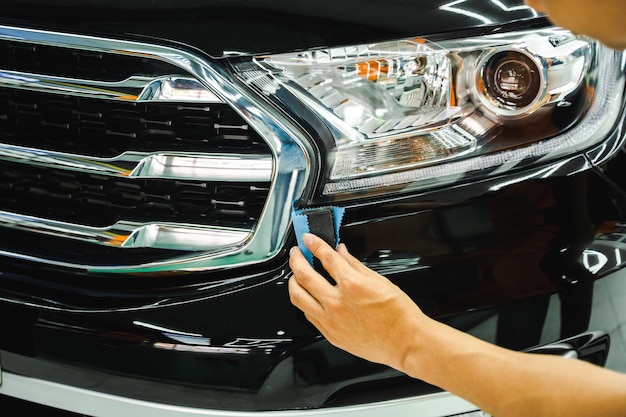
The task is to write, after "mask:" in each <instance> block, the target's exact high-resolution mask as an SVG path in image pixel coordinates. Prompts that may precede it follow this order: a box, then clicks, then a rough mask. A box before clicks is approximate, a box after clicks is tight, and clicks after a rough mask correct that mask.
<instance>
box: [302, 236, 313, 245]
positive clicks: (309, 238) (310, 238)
mask: <svg viewBox="0 0 626 417" xmlns="http://www.w3.org/2000/svg"><path fill="white" fill-rule="evenodd" d="M302 241H303V242H304V244H305V245H307V246H308V245H310V244H311V243H313V235H312V234H310V233H304V234H303V235H302Z"/></svg>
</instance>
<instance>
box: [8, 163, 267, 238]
mask: <svg viewBox="0 0 626 417" xmlns="http://www.w3.org/2000/svg"><path fill="white" fill-rule="evenodd" d="M268 189H269V184H261V183H257V184H220V183H210V182H202V181H178V180H167V179H158V178H155V179H138V178H115V177H110V176H105V175H98V174H91V173H85V172H76V171H67V170H58V169H52V168H46V167H39V166H33V165H26V164H20V163H12V162H6V161H4V162H1V163H0V210H2V211H9V212H14V213H20V214H25V215H28V216H35V217H42V218H47V219H52V220H57V221H64V222H68V223H77V224H83V225H87V226H94V227H105V226H110V225H113V224H114V223H116V222H118V221H120V220H130V221H137V222H149V221H159V222H177V223H194V224H202V225H213V226H238V227H251V226H252V225H253V224H254V223H255V221H256V220H257V219H258V217H259V216H260V214H261V211H262V210H263V205H264V204H265V199H266V198H267V191H268Z"/></svg>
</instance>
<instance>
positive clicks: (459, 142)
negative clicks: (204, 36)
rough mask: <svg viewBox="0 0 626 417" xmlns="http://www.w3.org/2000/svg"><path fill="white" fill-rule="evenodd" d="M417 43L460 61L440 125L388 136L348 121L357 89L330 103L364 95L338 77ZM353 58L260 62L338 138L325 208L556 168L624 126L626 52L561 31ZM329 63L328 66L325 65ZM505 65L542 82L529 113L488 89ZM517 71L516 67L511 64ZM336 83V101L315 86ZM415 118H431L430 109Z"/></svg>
mask: <svg viewBox="0 0 626 417" xmlns="http://www.w3.org/2000/svg"><path fill="white" fill-rule="evenodd" d="M407 42H409V43H410V42H413V44H414V45H415V51H413V52H408V54H409V55H410V54H411V53H413V54H414V56H417V57H418V58H423V57H426V58H425V59H430V58H429V57H431V56H435V57H437V56H438V57H441V56H442V54H443V55H444V56H445V57H446V59H448V65H447V67H446V65H443V64H442V65H441V66H439V67H437V68H435V69H434V70H433V71H438V69H439V68H444V69H445V68H448V67H449V69H445V71H442V74H444V72H445V74H444V75H443V76H442V77H441V80H440V81H441V82H440V83H439V84H440V85H445V84H446V83H449V88H448V90H443V93H441V92H440V94H439V96H445V95H446V94H449V96H448V97H447V99H448V100H447V102H446V105H445V106H444V107H439V108H435V111H432V112H430V113H428V111H426V115H427V116H434V117H432V118H431V120H430V121H424V120H422V121H421V125H420V124H419V123H414V124H411V123H406V122H405V121H401V122H400V123H398V122H397V121H395V122H394V123H396V125H398V126H400V128H388V126H387V125H385V128H384V129H379V130H378V131H372V130H369V131H368V130H367V129H364V128H363V125H359V126H355V125H354V123H353V122H351V121H350V120H349V118H347V117H345V116H344V114H342V112H338V111H337V105H336V103H341V105H344V103H345V102H348V101H350V100H352V99H353V97H352V96H351V94H352V95H353V94H354V91H348V92H347V93H346V96H345V97H344V98H343V99H342V97H332V98H331V99H328V96H329V95H331V94H335V92H336V91H339V92H341V89H342V88H343V89H344V90H347V89H348V88H352V87H351V86H348V87H346V86H339V87H337V79H338V77H339V76H342V77H344V78H347V79H348V82H349V83H352V85H354V84H355V79H357V78H358V77H355V76H352V78H350V76H349V75H345V73H347V72H348V71H345V73H341V74H338V71H337V70H336V68H339V69H340V70H344V69H345V68H352V72H353V74H354V73H357V75H359V74H358V72H359V71H360V68H359V65H362V63H363V62H368V60H369V62H374V63H377V62H383V61H384V62H395V61H394V60H396V61H397V60H400V59H405V58H406V56H407V51H406V49H407V46H406V44H407ZM389 45H395V46H392V47H389ZM394 48H395V49H394ZM337 49H340V48H337ZM342 50H344V51H354V52H345V53H343V55H342V56H339V55H341V54H338V53H337V52H335V49H328V50H324V51H321V52H320V51H305V52H301V53H291V54H282V55H274V56H263V57H257V58H256V60H255V62H256V63H257V65H258V67H257V69H263V70H265V71H267V74H269V76H270V77H271V78H272V79H273V80H274V81H275V83H276V85H277V86H278V87H274V88H283V89H285V90H287V91H288V92H289V93H290V94H292V95H293V96H294V97H296V98H297V99H298V100H299V101H300V102H302V103H304V105H305V106H306V107H307V108H308V109H310V110H311V111H312V112H313V113H315V114H316V115H317V116H318V117H319V118H320V120H322V122H323V123H324V124H325V125H326V126H327V127H328V129H329V130H330V131H331V132H332V134H333V136H334V142H335V143H334V147H333V148H332V149H329V150H328V152H327V154H326V155H323V156H322V158H323V159H324V160H325V161H327V163H328V166H327V169H326V170H325V172H326V173H327V174H326V176H325V178H322V182H323V184H321V186H320V188H321V191H320V192H319V194H318V195H316V196H314V197H313V199H314V200H316V201H345V200H354V199H361V198H373V197H376V196H383V195H389V194H398V193H407V192H415V191H420V190H427V189H432V188H434V187H435V188H436V187H440V186H445V185H450V184H456V183H460V182H465V181H469V180H477V179H480V178H486V177H489V176H491V175H500V174H502V173H504V172H507V171H510V170H513V169H522V168H528V167H532V166H539V165H542V164H543V165H545V164H546V163H548V162H549V161H555V160H558V159H559V158H562V157H565V156H567V155H573V154H575V153H579V152H581V151H583V150H586V149H590V148H592V147H593V146H595V145H597V144H599V143H601V142H602V140H603V139H604V138H606V137H607V136H608V134H609V133H610V130H611V129H612V128H613V127H614V126H615V125H616V123H617V122H618V120H619V116H620V114H621V111H622V108H623V102H624V76H623V74H624V57H623V54H622V53H621V52H617V51H613V50H610V49H609V48H606V47H604V46H602V45H601V44H599V43H597V42H595V41H593V40H591V39H588V38H585V37H582V36H576V35H573V34H571V33H570V32H568V31H566V30H564V29H560V28H555V27H548V28H544V29H541V30H532V31H530V30H527V31H512V32H506V33H499V34H497V35H489V36H479V37H467V38H450V39H448V40H439V41H438V42H437V43H431V42H429V41H428V40H424V39H418V40H408V41H407V40H401V41H398V42H397V43H395V44H394V43H393V42H384V43H381V44H373V45H360V46H354V47H346V48H343V49H342ZM381 50H382V52H381ZM320 55H321V56H323V57H324V58H323V59H319V58H317V57H319V56H320ZM337 56H339V58H336V57H337ZM502 56H504V57H506V59H509V61H512V62H515V63H516V64H515V65H517V67H516V68H524V66H525V67H526V68H528V71H527V72H528V74H531V73H532V77H534V78H533V79H532V80H530V82H529V83H528V84H529V85H528V86H527V87H528V88H526V87H525V88H526V90H525V91H530V95H529V97H522V99H520V100H518V101H517V103H519V104H518V105H516V102H515V100H511V102H512V103H513V104H511V102H507V100H505V99H503V100H500V101H498V100H499V97H495V98H494V94H493V90H494V89H493V86H488V85H487V86H486V85H485V84H487V83H486V82H485V80H486V79H488V78H489V77H490V76H491V77H493V75H489V74H488V71H489V70H490V67H491V66H494V64H493V62H494V61H496V64H498V63H497V59H498V58H499V57H502ZM333 59H335V61H336V62H334V61H333ZM435 60H437V58H435V59H433V61H435ZM405 62H406V59H405ZM507 62H508V61H506V60H505V64H504V65H503V66H504V67H506V65H509V64H508V63H507ZM324 65H326V66H327V67H328V66H330V67H331V69H330V70H329V69H328V68H327V67H324ZM333 65H334V67H333ZM375 65H379V64H375ZM380 65H382V64H380ZM385 65H387V67H386V68H387V70H386V71H387V72H386V73H385V74H383V75H385V77H387V78H386V79H385V81H387V80H388V79H389V78H391V77H389V74H388V73H390V72H391V71H392V70H391V69H390V68H392V67H393V65H395V64H385ZM372 66H373V65H369V66H368V70H367V71H364V74H365V76H363V75H361V78H366V79H367V80H366V81H363V82H362V84H366V83H367V81H370V80H371V79H373V76H372V71H371V67H372ZM395 68H398V70H397V72H398V73H400V72H401V70H402V66H401V65H396V67H395ZM505 69H506V68H505ZM333 71H334V72H333ZM495 72H496V71H491V74H493V73H495ZM311 74H312V75H311ZM324 75H326V76H327V80H325V81H322V82H319V85H324V84H323V83H324V82H325V83H327V84H331V85H333V84H334V89H335V90H336V91H331V92H330V93H328V91H330V89H326V92H325V93H324V94H326V95H324V94H322V95H320V94H319V93H318V91H312V88H311V87H310V85H308V84H310V83H311V80H313V79H314V78H317V79H320V78H322V77H323V76H324ZM422 75H423V74H422ZM306 77H308V78H306ZM398 78H399V77H398ZM446 78H448V79H446ZM303 80H304V81H303ZM517 80H522V82H521V83H520V85H521V84H523V82H524V80H523V76H518V77H517ZM314 81H315V80H314ZM513 81H515V78H514V80H513ZM437 82H438V81H437ZM507 82H509V80H507V79H504V86H505V88H508V87H510V86H511V85H513V87H512V88H515V87H516V84H510V83H509V84H506V83H507ZM398 84H400V83H398ZM396 87H397V86H396ZM315 88H317V85H316V87H315ZM396 89H397V88H396ZM320 90H321V89H320ZM365 90H366V89H365V88H364V89H363V91H364V93H363V96H364V97H365V98H364V99H363V101H364V102H367V100H368V99H369V98H368V95H371V91H372V86H368V91H365ZM380 90H381V91H383V90H384V88H381V89H380ZM383 93H385V92H384V91H383ZM505 93H506V92H505ZM381 94H382V93H381ZM433 95H434V94H433ZM512 96H513V97H514V98H515V99H516V98H518V97H515V95H514V94H512ZM388 98H389V97H387V98H384V99H378V98H377V99H376V100H370V103H371V102H378V103H382V102H385V100H388ZM342 100H343V101H342ZM387 102H388V101H387ZM398 103H399V100H396V101H395V103H393V105H394V106H396V107H397V105H398ZM368 105H369V104H366V105H364V106H363V108H364V109H366V110H364V111H363V112H367V108H368ZM370 107H371V106H370ZM379 110H380V109H379ZM413 110H414V114H417V115H419V112H420V111H422V110H423V109H420V108H419V107H417V108H414V109H413ZM428 110H430V109H428ZM380 113H381V114H383V115H389V114H391V113H393V112H392V111H389V112H387V111H386V110H385V111H380ZM422 113H424V112H422ZM373 114H374V112H372V111H370V114H369V116H371V117H370V119H367V120H365V122H364V124H367V123H369V122H370V120H371V119H372V118H374V117H373V116H372V115H373ZM410 116H411V117H412V116H413V115H410ZM418 119H419V118H418ZM422 119H424V118H422ZM381 120H382V125H384V124H385V123H387V124H389V123H388V122H389V118H388V119H387V120H385V116H383V117H381ZM413 120H414V119H411V121H413ZM415 155H417V156H415Z"/></svg>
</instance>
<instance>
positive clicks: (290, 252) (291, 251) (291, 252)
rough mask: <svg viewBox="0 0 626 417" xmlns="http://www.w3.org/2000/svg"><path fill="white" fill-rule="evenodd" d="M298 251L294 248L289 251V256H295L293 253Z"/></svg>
mask: <svg viewBox="0 0 626 417" xmlns="http://www.w3.org/2000/svg"><path fill="white" fill-rule="evenodd" d="M295 250H296V247H295V246H292V247H291V249H289V256H291V255H293V252H294V251H295Z"/></svg>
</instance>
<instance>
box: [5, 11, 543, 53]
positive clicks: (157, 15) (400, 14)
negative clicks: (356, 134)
mask: <svg viewBox="0 0 626 417" xmlns="http://www.w3.org/2000/svg"><path fill="white" fill-rule="evenodd" d="M0 7H1V8H2V10H3V12H2V15H3V20H4V22H5V23H7V24H10V23H11V21H20V20H26V19H28V21H29V24H30V25H32V24H33V22H36V23H35V24H37V25H41V27H45V28H52V29H59V30H65V31H67V30H72V31H75V32H83V33H92V34H93V33H96V34H102V35H107V36H110V35H116V36H123V37H133V38H135V37H150V38H162V39H168V40H170V41H174V42H180V43H183V44H185V45H187V46H191V47H194V48H198V49H200V50H202V51H204V52H205V53H208V54H209V55H211V56H213V57H216V58H219V57H223V56H227V55H250V54H264V53H277V52H286V51H294V50H303V49H310V48H321V47H327V46H339V45H349V44H359V43H368V42H377V41H382V40H388V39H398V38H404V37H413V36H425V35H430V36H432V35H437V34H445V33H448V32H451V31H462V30H469V29H476V28H484V32H485V33H487V32H490V31H492V30H498V28H499V27H500V26H501V25H503V24H505V23H510V22H514V21H524V20H527V19H530V18H533V17H536V16H537V15H536V13H535V12H534V10H532V9H530V8H529V7H527V6H525V5H524V3H523V0H491V1H484V0H453V1H450V0H387V1H384V2H381V1H379V0H342V1H336V0H318V1H315V2H310V1H309V2H305V1H293V0H186V1H185V0H183V1H181V0H134V1H127V0H88V1H84V0H54V1H50V0H0Z"/></svg>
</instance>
